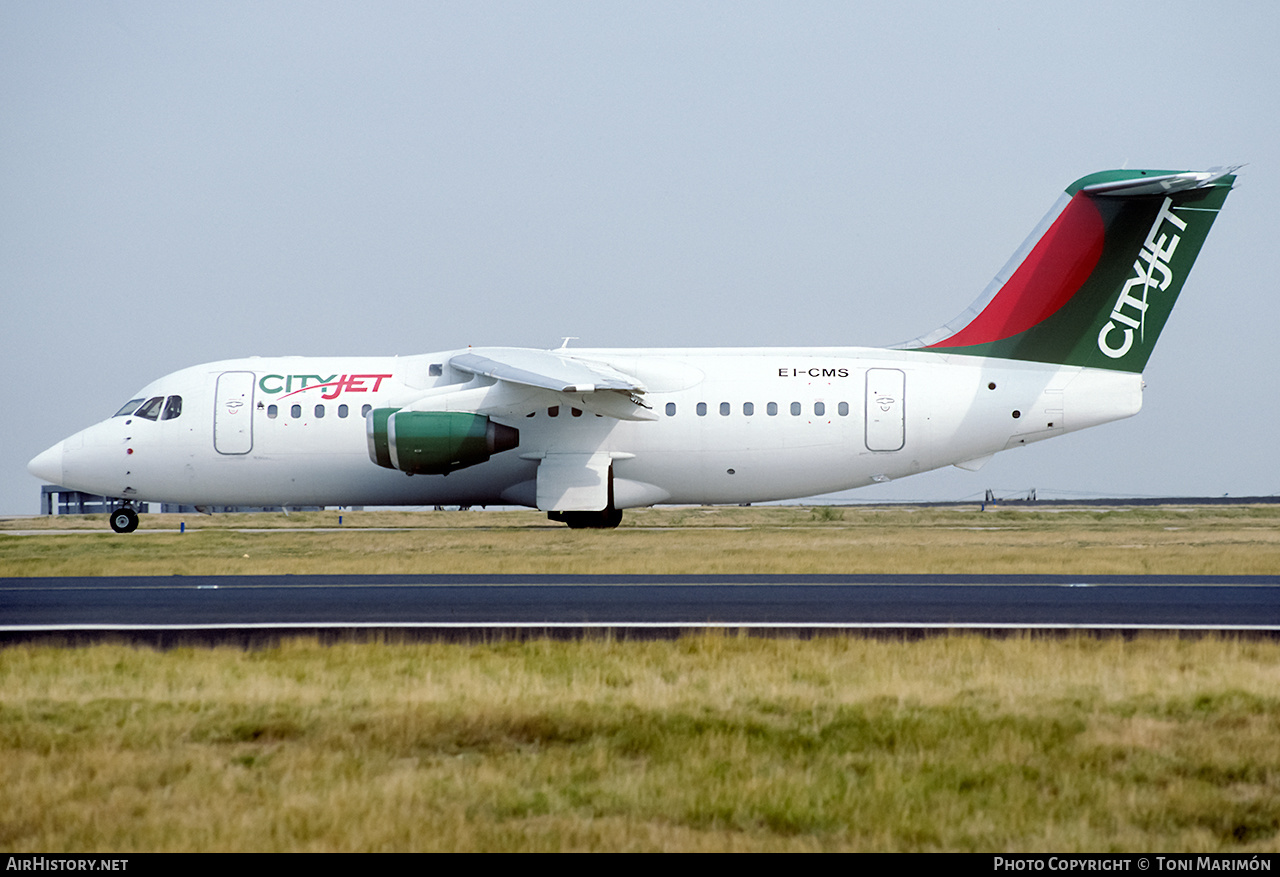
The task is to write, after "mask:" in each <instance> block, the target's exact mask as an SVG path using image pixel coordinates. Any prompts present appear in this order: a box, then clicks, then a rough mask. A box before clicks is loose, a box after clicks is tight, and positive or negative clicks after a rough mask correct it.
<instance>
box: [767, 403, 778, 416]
mask: <svg viewBox="0 0 1280 877" xmlns="http://www.w3.org/2000/svg"><path fill="white" fill-rule="evenodd" d="M764 410H765V413H766V414H768V415H769V416H770V417H777V416H778V403H777V402H770V403H769V404H768V405H766V406H764Z"/></svg>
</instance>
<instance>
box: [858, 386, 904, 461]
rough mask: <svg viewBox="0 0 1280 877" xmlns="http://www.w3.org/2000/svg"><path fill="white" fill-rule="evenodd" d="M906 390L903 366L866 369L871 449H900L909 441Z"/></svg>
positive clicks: (868, 427)
mask: <svg viewBox="0 0 1280 877" xmlns="http://www.w3.org/2000/svg"><path fill="white" fill-rule="evenodd" d="M906 392H907V376H906V374H905V373H904V372H903V371H902V369H897V368H869V369H867V450H868V451H900V450H902V447H903V445H905V444H906V443H907V423H906V417H905V414H904V412H905V410H906V400H905V398H904V397H905V396H906Z"/></svg>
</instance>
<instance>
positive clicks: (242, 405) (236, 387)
mask: <svg viewBox="0 0 1280 877" xmlns="http://www.w3.org/2000/svg"><path fill="white" fill-rule="evenodd" d="M253 384H254V380H253V372H223V373H222V374H220V375H218V389H217V392H216V393H215V395H214V401H213V449H214V450H215V451H217V452H218V453H219V454H247V453H249V452H250V451H252V450H253Z"/></svg>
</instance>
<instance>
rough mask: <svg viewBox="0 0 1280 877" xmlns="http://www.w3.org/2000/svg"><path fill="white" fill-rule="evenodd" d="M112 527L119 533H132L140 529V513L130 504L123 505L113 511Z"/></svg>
mask: <svg viewBox="0 0 1280 877" xmlns="http://www.w3.org/2000/svg"><path fill="white" fill-rule="evenodd" d="M111 529H112V530H115V531H116V532H117V533H132V532H133V531H134V530H136V529H138V513H137V512H135V511H134V510H133V509H131V508H129V507H128V506H121V507H120V508H118V509H116V510H115V511H113V512H112V513H111Z"/></svg>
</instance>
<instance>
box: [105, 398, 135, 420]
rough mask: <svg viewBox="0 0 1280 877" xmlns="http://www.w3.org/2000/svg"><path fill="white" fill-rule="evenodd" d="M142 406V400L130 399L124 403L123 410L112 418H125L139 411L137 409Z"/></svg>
mask: <svg viewBox="0 0 1280 877" xmlns="http://www.w3.org/2000/svg"><path fill="white" fill-rule="evenodd" d="M141 404H142V400H141V399H130V400H129V401H128V402H126V403H124V407H123V408H121V409H120V410H119V411H117V412H116V413H115V414H113V415H112V416H113V417H124V416H125V415H126V414H132V413H133V412H134V411H135V410H136V409H137V407H138V406H139V405H141Z"/></svg>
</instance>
